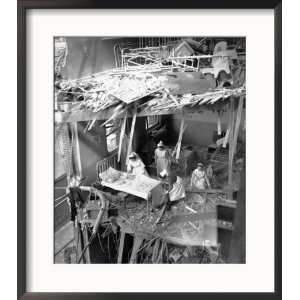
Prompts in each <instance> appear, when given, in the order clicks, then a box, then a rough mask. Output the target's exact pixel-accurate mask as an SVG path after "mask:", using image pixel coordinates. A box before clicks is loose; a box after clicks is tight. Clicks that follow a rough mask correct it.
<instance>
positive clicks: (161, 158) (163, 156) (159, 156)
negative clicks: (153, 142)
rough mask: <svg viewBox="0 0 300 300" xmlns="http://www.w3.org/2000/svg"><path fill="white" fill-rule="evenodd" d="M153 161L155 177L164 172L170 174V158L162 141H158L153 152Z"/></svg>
mask: <svg viewBox="0 0 300 300" xmlns="http://www.w3.org/2000/svg"><path fill="white" fill-rule="evenodd" d="M154 159H155V164H156V171H157V176H159V174H160V173H161V172H162V171H164V170H165V171H166V172H167V173H169V172H170V165H171V156H170V153H169V151H168V149H166V147H165V145H164V143H163V141H160V142H159V143H158V144H157V148H156V149H155V152H154Z"/></svg>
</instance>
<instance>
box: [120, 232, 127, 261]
mask: <svg viewBox="0 0 300 300" xmlns="http://www.w3.org/2000/svg"><path fill="white" fill-rule="evenodd" d="M125 234H126V233H125V232H124V231H123V230H121V236H120V244H119V251H118V264H121V263H122V258H123V249H124V240H125Z"/></svg>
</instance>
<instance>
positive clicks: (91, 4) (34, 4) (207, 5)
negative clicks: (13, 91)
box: [17, 0, 282, 300]
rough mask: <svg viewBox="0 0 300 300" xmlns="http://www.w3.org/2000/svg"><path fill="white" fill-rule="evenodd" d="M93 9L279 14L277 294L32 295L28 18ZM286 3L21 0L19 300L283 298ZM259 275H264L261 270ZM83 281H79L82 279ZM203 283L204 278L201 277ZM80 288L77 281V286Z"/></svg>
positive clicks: (276, 77)
mask: <svg viewBox="0 0 300 300" xmlns="http://www.w3.org/2000/svg"><path fill="white" fill-rule="evenodd" d="M69 8H72V9H87V8H89V9H91V8H102V9H105V8H123V9H126V8H127V9H128V8H140V9H144V8H147V9H152V8H157V9H178V8H181V9H191V8H192V9H193V8H194V9H195V8H197V9H198V8H199V9H218V8H219V9H226V8H230V9H232V8H233V9H272V10H274V22H275V23H274V34H275V36H274V38H275V61H274V67H275V75H274V81H275V91H274V92H275V99H274V108H275V124H274V129H275V134H274V145H275V161H274V164H275V177H274V183H275V185H274V186H275V199H274V201H275V222H274V224H275V225H274V226H275V228H274V230H275V245H274V251H275V256H274V257H275V271H274V282H275V285H274V286H275V291H274V292H273V293H255V292H253V293H214V292H211V293H29V292H27V289H26V264H27V263H26V190H27V188H26V134H27V133H26V107H27V101H26V14H27V11H28V10H29V9H69ZM281 28H282V4H281V1H278V0H259V1H258V0H244V1H238V0H226V1H225V0H210V1H208V0H207V1H198V2H196V1H192V0H185V1H180V2H179V1H176V2H175V1H171V0H151V1H137V0H127V1H122V0H110V1H96V0H18V92H17V95H18V112H17V116H18V125H17V128H18V151H17V153H18V154H17V158H18V176H17V179H18V184H17V186H18V192H17V195H18V211H17V216H18V225H17V228H18V238H17V242H18V249H17V260H18V278H17V281H18V287H17V289H18V291H17V292H18V293H17V294H18V299H24V300H25V299H30V300H31V299H47V300H49V299H50V300H51V299H56V300H69V299H70V300H76V299H91V300H95V299H103V300H134V299H144V300H150V299H153V298H155V299H172V300H179V299H182V298H183V297H185V298H188V299H189V300H194V299H206V300H218V299H223V300H224V299H231V300H240V299H244V300H250V299H255V300H259V299H264V300H271V299H272V300H275V299H276V300H277V299H281V298H282V253H281V246H282V217H281V211H282V183H281V182H282V175H281V173H282V171H281V168H282V166H281V165H282V154H281V147H282V117H281V108H282V67H281V62H282V50H281V49H282V29H281ZM258 272H259V271H258ZM78 280H79V281H80V278H79V279H78ZM199 282H200V279H199ZM76 284H78V283H76Z"/></svg>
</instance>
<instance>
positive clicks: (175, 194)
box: [169, 174, 185, 202]
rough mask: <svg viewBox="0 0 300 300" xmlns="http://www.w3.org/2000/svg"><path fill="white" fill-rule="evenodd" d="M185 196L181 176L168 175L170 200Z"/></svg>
mask: <svg viewBox="0 0 300 300" xmlns="http://www.w3.org/2000/svg"><path fill="white" fill-rule="evenodd" d="M184 198H185V188H184V184H183V180H182V178H181V177H179V176H176V175H173V174H172V175H171V176H170V191H169V199H170V201H171V202H172V201H178V200H181V199H184Z"/></svg>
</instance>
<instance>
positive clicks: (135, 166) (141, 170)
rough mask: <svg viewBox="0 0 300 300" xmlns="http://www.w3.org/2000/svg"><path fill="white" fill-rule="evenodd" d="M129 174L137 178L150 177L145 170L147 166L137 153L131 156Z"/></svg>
mask: <svg viewBox="0 0 300 300" xmlns="http://www.w3.org/2000/svg"><path fill="white" fill-rule="evenodd" d="M127 172H128V173H129V174H132V175H135V176H139V175H146V176H148V173H147V170H146V168H145V164H144V163H143V161H142V160H141V159H140V157H139V156H138V155H137V154H136V153H135V152H132V153H131V154H130V155H129V160H128V165H127Z"/></svg>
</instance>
